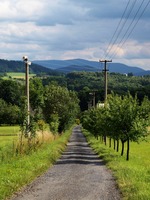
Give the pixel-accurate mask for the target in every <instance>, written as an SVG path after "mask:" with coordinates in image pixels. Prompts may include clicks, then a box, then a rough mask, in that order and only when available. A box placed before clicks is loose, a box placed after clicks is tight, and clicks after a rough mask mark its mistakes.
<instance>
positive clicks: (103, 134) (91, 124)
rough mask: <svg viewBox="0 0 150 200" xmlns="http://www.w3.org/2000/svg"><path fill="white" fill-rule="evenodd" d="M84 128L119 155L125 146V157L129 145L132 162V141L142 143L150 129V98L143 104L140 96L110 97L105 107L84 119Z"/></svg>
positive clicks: (122, 152)
mask: <svg viewBox="0 0 150 200" xmlns="http://www.w3.org/2000/svg"><path fill="white" fill-rule="evenodd" d="M82 125H83V128H84V129H86V130H88V131H89V132H90V133H92V134H93V135H94V136H95V137H96V138H97V139H99V138H101V140H102V141H103V142H104V143H105V145H106V144H107V139H109V142H108V143H109V147H111V146H112V140H113V144H114V149H116V150H117V151H119V143H120V142H121V144H122V148H121V155H123V154H124V145H125V143H127V154H126V159H127V160H129V150H130V141H134V142H139V140H140V139H142V138H145V137H146V136H147V135H148V126H149V125H150V101H149V100H148V98H147V97H145V98H144V99H143V101H142V102H139V100H138V99H137V96H135V97H132V96H131V94H129V93H128V95H123V96H119V95H115V94H112V95H109V97H108V101H107V104H105V106H104V107H99V108H91V109H89V110H87V111H85V112H84V113H83V115H82Z"/></svg>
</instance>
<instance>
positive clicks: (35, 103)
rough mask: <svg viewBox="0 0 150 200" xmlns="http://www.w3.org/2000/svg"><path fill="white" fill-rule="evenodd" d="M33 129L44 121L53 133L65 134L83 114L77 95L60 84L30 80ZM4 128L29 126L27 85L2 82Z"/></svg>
mask: <svg viewBox="0 0 150 200" xmlns="http://www.w3.org/2000/svg"><path fill="white" fill-rule="evenodd" d="M30 110H31V112H30V115H31V116H30V118H31V122H32V123H31V125H33V124H34V123H35V122H38V121H40V120H43V121H44V122H46V123H49V125H50V128H51V131H52V132H54V133H55V132H62V131H64V130H65V129H67V127H68V126H69V125H70V124H72V123H74V120H75V118H76V116H77V114H78V113H79V99H78V97H77V95H76V93H75V92H74V91H69V90H68V89H67V88H65V87H61V86H59V85H58V84H56V83H55V84H48V85H45V86H43V84H42V81H41V79H39V78H34V79H31V80H30ZM0 111H1V112H0V124H9V125H13V124H20V125H21V126H23V125H24V124H25V123H26V121H25V120H26V116H27V109H26V96H25V85H24V84H21V83H20V82H17V81H13V80H3V79H0ZM31 128H32V127H31Z"/></svg>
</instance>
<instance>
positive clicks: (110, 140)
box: [109, 138, 111, 147]
mask: <svg viewBox="0 0 150 200" xmlns="http://www.w3.org/2000/svg"><path fill="white" fill-rule="evenodd" d="M109 147H111V138H109Z"/></svg>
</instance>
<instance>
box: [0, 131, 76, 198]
mask: <svg viewBox="0 0 150 200" xmlns="http://www.w3.org/2000/svg"><path fill="white" fill-rule="evenodd" d="M71 132H72V130H71V129H70V130H69V131H67V132H65V133H64V134H63V135H61V136H58V135H57V136H55V137H54V136H52V135H50V134H49V133H48V132H46V134H45V135H44V136H45V137H44V138H45V139H44V142H42V145H41V146H40V147H39V148H37V149H36V150H33V151H30V154H24V155H21V154H18V156H14V157H12V158H11V159H9V160H7V159H6V160H4V161H3V162H2V163H1V165H0V172H1V173H0V199H1V200H3V199H6V198H7V197H9V196H11V195H12V194H13V193H14V192H16V191H17V190H18V189H19V188H21V187H22V186H23V185H25V184H28V183H30V182H31V181H32V180H33V179H34V178H35V177H37V176H39V175H41V174H42V173H43V172H44V171H46V170H47V169H48V168H49V167H50V166H52V165H53V164H54V162H55V161H56V160H57V159H58V158H59V157H60V155H61V153H62V151H63V150H64V149H65V147H66V144H67V141H68V139H69V137H70V134H71Z"/></svg>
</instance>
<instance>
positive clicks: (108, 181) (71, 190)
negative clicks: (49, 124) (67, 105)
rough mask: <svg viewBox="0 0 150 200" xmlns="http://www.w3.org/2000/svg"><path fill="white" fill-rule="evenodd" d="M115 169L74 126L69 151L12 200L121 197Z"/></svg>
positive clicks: (85, 199)
mask: <svg viewBox="0 0 150 200" xmlns="http://www.w3.org/2000/svg"><path fill="white" fill-rule="evenodd" d="M120 199H121V196H120V193H119V191H118V189H117V187H116V183H115V180H114V178H113V176H112V175H111V172H110V171H109V170H108V169H107V168H106V166H105V164H104V162H103V161H102V160H101V159H99V158H98V156H97V155H96V154H95V153H94V152H93V150H92V149H91V148H90V147H89V145H88V144H87V142H86V139H85V137H84V136H83V134H82V133H81V130H80V126H77V127H75V128H74V129H73V132H72V135H71V137H70V140H69V142H68V145H67V148H66V151H65V152H64V153H63V155H62V157H61V158H60V159H59V160H58V161H57V162H56V164H55V165H54V166H53V167H51V168H50V169H49V170H48V171H47V172H46V173H45V174H43V175H42V176H40V177H39V178H37V179H36V180H35V181H33V182H32V183H31V184H29V185H28V186H27V187H26V188H25V189H24V190H23V191H22V192H20V193H18V194H17V195H16V196H14V197H13V198H12V200H120Z"/></svg>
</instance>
